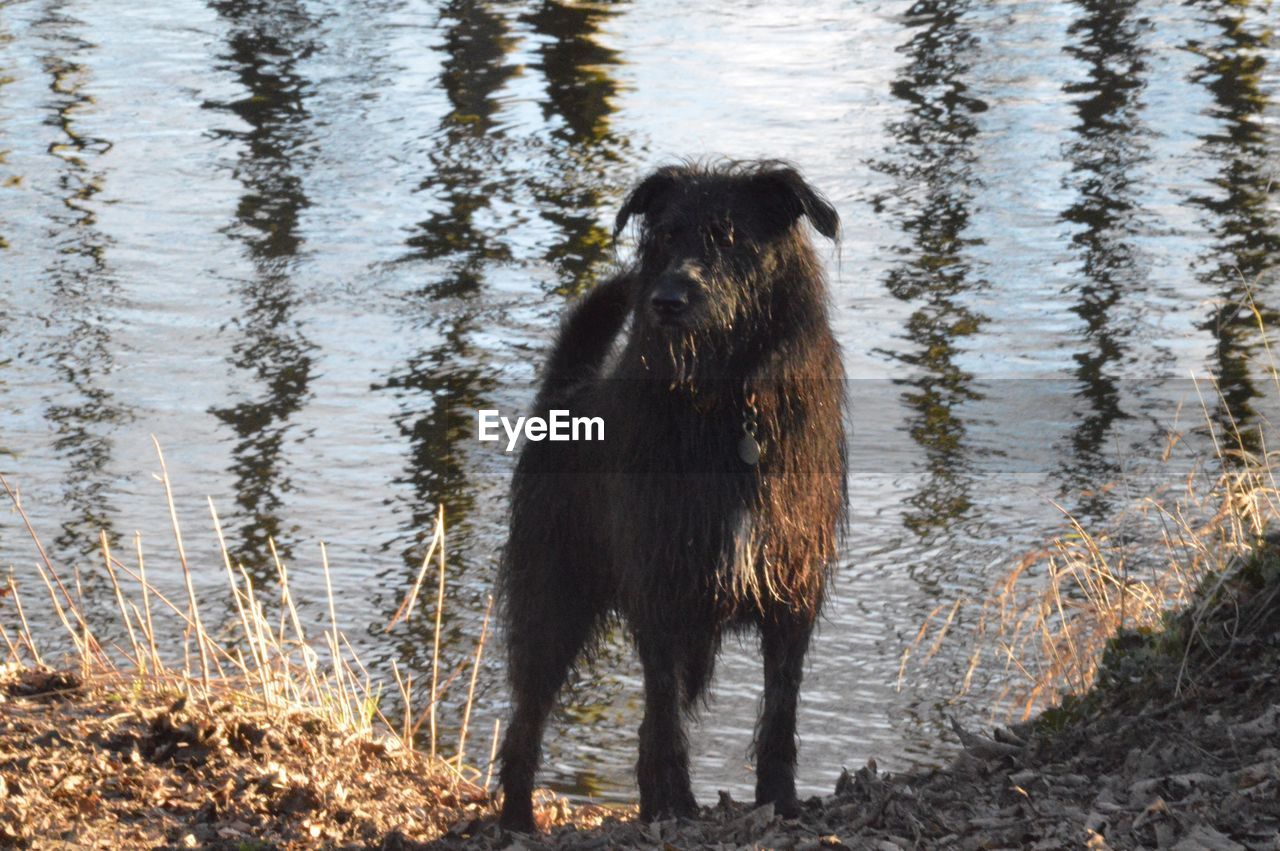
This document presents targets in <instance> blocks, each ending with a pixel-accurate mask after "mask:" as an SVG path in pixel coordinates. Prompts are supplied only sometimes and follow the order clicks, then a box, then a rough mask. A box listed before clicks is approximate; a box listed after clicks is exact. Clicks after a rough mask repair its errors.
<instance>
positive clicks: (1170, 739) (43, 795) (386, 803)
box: [0, 542, 1280, 851]
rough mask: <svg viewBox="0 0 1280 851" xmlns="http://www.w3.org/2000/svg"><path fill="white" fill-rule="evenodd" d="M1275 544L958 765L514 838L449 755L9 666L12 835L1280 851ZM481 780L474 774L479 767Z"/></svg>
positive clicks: (2, 721)
mask: <svg viewBox="0 0 1280 851" xmlns="http://www.w3.org/2000/svg"><path fill="white" fill-rule="evenodd" d="M1278 672H1280V546H1277V544H1276V542H1269V543H1268V544H1267V545H1266V546H1264V547H1262V548H1261V549H1259V550H1258V551H1257V552H1256V553H1255V554H1254V555H1252V556H1251V557H1249V558H1248V559H1244V560H1242V561H1240V562H1239V563H1238V566H1237V567H1236V569H1235V570H1234V571H1233V573H1232V575H1230V576H1223V577H1217V578H1214V577H1210V578H1208V579H1206V581H1205V582H1204V583H1202V587H1201V589H1200V593H1199V595H1198V596H1197V598H1196V599H1195V602H1194V603H1193V605H1191V606H1190V607H1188V608H1185V609H1183V610H1182V611H1180V612H1178V613H1176V614H1172V615H1169V616H1167V617H1166V623H1165V628H1164V630H1161V631H1147V632H1145V633H1138V632H1129V633H1123V634H1121V635H1120V636H1118V637H1116V638H1115V639H1113V640H1112V641H1111V643H1110V645H1109V646H1108V648H1107V651H1106V653H1105V654H1104V659H1103V662H1102V666H1101V669H1100V674H1099V677H1098V681H1097V684H1096V686H1095V687H1094V688H1093V689H1092V690H1091V691H1089V692H1087V693H1086V694H1084V695H1081V696H1079V697H1069V698H1067V699H1066V700H1065V702H1064V703H1063V704H1062V705H1060V706H1058V707H1056V708H1053V709H1050V710H1048V711H1046V712H1044V713H1042V714H1040V715H1039V716H1037V717H1036V718H1035V719H1034V720H1032V721H1029V722H1025V723H1022V724H1018V725H1014V726H1012V727H1010V728H1009V729H997V730H995V731H994V732H993V733H991V734H990V735H985V734H979V733H977V732H973V731H967V730H964V729H963V728H960V727H959V726H958V725H956V726H955V730H956V732H957V734H958V736H959V738H960V739H961V743H962V745H963V747H964V750H963V751H962V752H961V754H960V755H959V756H958V757H957V758H956V759H955V760H954V761H953V762H952V763H951V764H950V765H948V766H946V767H944V768H940V769H935V770H931V771H924V772H916V773H908V774H901V775H889V774H884V773H880V772H878V771H877V770H876V768H875V765H874V763H871V764H869V765H868V766H866V767H864V768H862V769H860V770H858V771H856V772H853V773H849V772H845V773H843V774H842V775H841V776H840V777H839V779H838V780H836V781H835V785H834V789H833V792H832V794H830V795H826V796H822V797H813V798H810V799H808V800H807V801H806V802H805V809H804V813H803V815H802V816H801V817H800V818H799V819H793V820H783V819H780V818H776V817H774V816H773V814H772V812H771V811H770V809H771V808H769V807H763V808H759V809H754V808H752V807H750V806H749V805H747V804H745V803H741V802H735V801H732V800H731V799H730V798H729V797H728V796H727V795H722V796H721V800H720V802H719V803H718V804H717V805H715V806H711V807H704V808H703V812H702V817H701V818H699V819H697V820H688V821H678V822H677V821H671V822H659V823H654V824H641V823H638V822H637V821H635V820H634V808H632V809H631V810H629V811H628V810H625V809H621V810H620V809H619V808H617V807H604V806H576V805H572V804H569V803H568V802H567V801H565V800H564V799H562V798H556V797H554V796H552V795H550V794H549V793H544V795H543V797H542V798H541V799H540V800H541V804H540V806H539V811H538V818H539V822H540V824H541V826H542V827H543V828H544V830H547V831H549V832H545V833H540V834H538V835H520V834H504V833H503V832H502V831H500V830H499V829H498V828H497V825H496V823H495V808H494V801H493V800H492V799H491V797H490V796H489V795H488V793H487V792H486V791H485V790H484V788H483V787H482V786H481V785H480V784H479V783H477V782H475V781H473V780H470V779H467V777H464V776H463V773H462V772H461V771H460V770H459V769H458V768H457V767H456V766H454V765H452V763H451V762H450V761H447V760H443V759H439V758H437V759H435V760H432V759H431V758H430V757H428V756H426V755H424V754H422V753H419V752H416V751H413V750H409V749H406V748H404V747H402V746H401V745H400V743H399V740H398V739H397V738H395V737H394V736H387V737H377V736H371V735H365V734H360V733H350V732H348V733H343V732H341V731H339V730H337V729H335V728H334V726H333V725H332V724H331V723H330V722H329V721H326V720H323V719H321V718H319V717H317V716H316V715H315V714H313V713H308V712H306V711H302V710H299V711H296V712H292V713H283V714H282V713H279V712H268V711H267V710H266V709H256V708H254V704H253V697H252V695H249V694H241V695H239V696H237V693H236V692H235V691H233V690H231V691H226V692H225V693H221V694H220V695H219V696H217V697H215V698H213V699H210V700H208V701H205V700H203V699H201V698H198V697H195V696H187V695H183V694H181V693H180V692H178V691H174V690H172V689H157V688H154V687H152V686H150V685H147V684H146V683H143V682H141V681H139V680H133V681H130V680H129V678H127V677H122V676H121V675H120V674H119V673H118V672H111V673H102V674H99V675H94V674H90V675H89V676H84V675H83V674H78V673H75V672H73V671H62V672H53V671H49V670H48V669H41V668H31V667H20V666H18V665H16V664H12V663H10V664H8V665H6V666H4V667H3V668H2V669H0V846H7V847H18V848H73V847H82V848H95V847H97V848H108V847H112V848H121V847H123V848H137V847H147V848H208V849H236V851H249V849H277V848H278V849H295V848H298V849H300V848H342V849H355V848H366V849H373V848H378V849H394V848H402V849H422V848H481V849H489V848H493V849H496V848H508V847H510V848H527V849H538V848H552V847H558V848H584V849H585V848H606V847H654V848H679V849H685V848H725V847H730V848H788V849H818V848H856V849H863V848H866V849H876V851H889V849H895V848H957V849H980V848H1037V849H1055V848H1061V849H1068V848H1093V849H1104V848H1115V849H1120V848H1177V849H1181V851H1196V849H1211V851H1221V849H1230V850H1231V851H1254V849H1258V851H1263V849H1271V851H1280V673H1278ZM473 774H477V773H476V772H474V770H473Z"/></svg>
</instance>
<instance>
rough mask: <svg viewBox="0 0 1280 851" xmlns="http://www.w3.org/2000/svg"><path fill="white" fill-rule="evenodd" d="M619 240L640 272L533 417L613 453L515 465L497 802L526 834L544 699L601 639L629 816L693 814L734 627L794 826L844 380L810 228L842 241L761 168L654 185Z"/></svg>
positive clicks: (786, 174) (793, 187) (549, 379)
mask: <svg viewBox="0 0 1280 851" xmlns="http://www.w3.org/2000/svg"><path fill="white" fill-rule="evenodd" d="M632 217H635V218H637V219H639V220H640V222H641V228H640V238H639V256H638V259H637V262H636V263H635V265H634V266H633V267H632V268H630V269H628V270H626V271H624V272H623V273H622V274H620V275H618V276H616V277H614V278H612V279H610V280H608V281H606V282H604V283H602V284H600V285H598V286H597V287H596V288H595V289H594V290H592V291H591V292H590V293H589V294H588V295H587V296H586V297H585V298H584V299H582V300H581V301H580V302H579V303H578V304H577V305H576V306H575V307H574V308H573V309H572V310H571V311H570V312H569V314H568V316H567V317H566V319H565V321H564V324H563V327H562V328H561V331H560V335H559V338H558V339H557V341H556V344H555V347H554V349H553V350H552V353H551V356H550V361H549V364H548V366H547V369H546V373H545V375H544V378H543V383H542V386H541V389H540V392H539V394H538V397H537V400H536V402H535V404H534V408H535V413H536V414H538V415H541V416H547V413H548V411H549V410H551V409H568V410H569V411H571V412H572V414H573V415H574V416H579V415H582V416H599V417H602V418H603V419H604V422H605V438H606V439H605V440H604V441H603V442H578V443H552V442H547V441H543V442H529V443H526V445H525V446H524V448H523V450H522V454H521V456H520V460H519V463H518V465H517V468H516V473H515V479H514V483H513V486H512V495H511V534H510V539H509V541H508V543H507V547H506V550H505V553H504V556H503V559H502V563H501V567H500V574H499V589H500V594H501V600H502V606H503V609H502V610H503V616H504V619H505V625H506V637H507V643H508V644H507V646H508V654H509V657H508V659H509V662H508V671H509V676H510V682H511V688H512V695H513V702H514V708H513V714H512V718H511V721H510V724H509V725H508V727H507V733H506V738H505V740H504V742H503V745H502V753H501V760H502V770H501V778H502V785H503V788H504V790H505V795H506V800H505V805H504V808H503V812H502V823H503V825H504V826H506V827H509V828H513V829H518V830H532V829H533V827H534V822H533V811H532V807H531V800H530V798H531V793H532V790H533V779H534V772H535V770H536V768H537V764H538V760H539V756H540V748H541V739H542V733H543V728H544V726H545V723H546V720H547V716H548V713H549V712H550V710H551V708H552V706H553V704H554V701H555V697H556V694H557V692H558V691H559V689H560V687H561V685H562V684H563V683H564V681H565V678H566V675H567V674H568V672H569V670H570V668H571V667H572V666H573V665H574V663H575V662H576V661H577V660H578V659H579V658H580V657H581V656H583V655H586V653H587V652H589V649H590V648H591V646H592V644H593V640H594V639H595V638H597V637H598V636H599V634H600V631H601V629H602V628H603V626H604V625H605V623H606V621H607V620H608V619H609V618H610V617H611V616H613V615H617V616H620V618H621V620H622V621H623V622H624V623H625V624H626V626H627V627H628V629H629V630H630V632H631V634H632V636H633V637H634V640H635V644H636V647H637V649H638V651H639V655H640V659H641V662H642V664H643V667H644V678H645V714H644V721H643V723H642V724H641V727H640V758H639V762H638V765H637V778H638V781H639V787H640V811H641V816H642V817H643V818H645V819H655V818H665V817H668V816H688V815H693V814H696V812H697V805H696V803H695V801H694V797H693V794H692V791H691V789H690V783H689V761H688V749H687V741H686V738H685V730H684V717H683V716H684V714H686V713H689V712H690V711H691V710H692V709H693V708H694V707H695V705H696V703H697V701H698V700H699V698H700V697H701V696H702V695H703V694H704V692H705V690H706V688H707V684H708V681H709V680H710V678H711V673H712V667H713V664H714V661H715V656H716V653H717V650H718V649H719V645H720V641H721V637H722V636H723V635H724V633H725V632H726V631H727V630H730V629H735V628H743V627H755V628H757V629H758V630H759V632H760V634H761V645H762V650H763V656H764V672H765V673H764V682H765V694H764V703H763V708H762V712H761V717H760V721H759V725H758V727H757V730H756V746H755V753H756V760H757V769H756V798H757V801H758V802H759V803H765V802H770V801H772V802H774V803H775V804H776V806H777V808H778V810H779V811H780V812H783V813H788V812H792V813H793V812H795V811H796V809H797V807H798V804H797V802H796V795H795V763H796V740H795V723H796V701H797V692H798V689H799V686H800V679H801V673H802V664H803V660H804V655H805V652H806V650H807V648H808V644H809V637H810V633H811V631H812V628H813V625H814V622H815V619H816V618H817V616H818V612H819V609H820V607H821V605H822V600H823V588H824V583H825V581H826V577H827V572H828V569H829V567H830V565H831V564H832V561H833V560H834V558H835V556H836V547H837V540H838V536H839V533H840V531H841V529H842V519H843V517H844V509H845V505H844V500H845V458H844V432H843V422H842V405H843V396H842V381H843V370H842V366H841V359H840V352H839V349H838V347H837V345H836V342H835V339H834V337H833V335H832V333H831V328H830V323H829V320H828V307H827V287H826V282H825V279H824V275H823V270H822V265H821V263H820V261H819V260H818V258H817V256H816V255H815V253H814V249H813V246H812V244H811V243H810V240H809V235H808V229H807V227H806V225H805V220H807V222H808V224H809V225H811V226H812V227H813V228H814V229H816V230H817V231H818V233H820V234H822V235H823V236H826V237H829V238H832V239H834V238H835V237H836V233H837V228H838V224H839V222H838V218H837V216H836V213H835V211H834V210H833V209H832V207H831V205H830V204H829V203H827V202H826V201H825V200H824V199H823V198H822V197H821V196H820V195H819V194H818V193H816V192H815V191H814V190H813V189H812V188H810V187H809V185H808V184H807V183H805V181H804V180H803V179H802V178H801V176H800V175H799V174H798V173H797V172H796V170H795V169H794V168H792V167H790V166H788V165H786V164H784V163H778V162H771V161H770V162H753V163H731V164H718V165H688V164H686V165H678V166H670V167H666V168H662V169H659V170H658V171H657V172H655V173H654V174H652V175H650V176H649V177H648V178H647V179H645V180H644V181H643V182H642V183H640V184H639V186H637V187H636V189H635V190H634V191H633V192H632V193H631V195H630V196H629V197H628V199H627V200H626V202H625V204H624V206H623V208H622V210H621V212H619V214H618V218H617V229H618V230H619V231H620V230H621V229H622V228H623V227H624V226H625V225H626V223H627V221H628V220H629V219H631V218H632ZM753 421H754V424H753ZM748 431H750V432H752V433H753V435H754V436H755V438H756V441H757V443H758V445H759V446H760V447H761V457H760V459H759V461H758V463H754V464H753V463H750V461H749V460H744V458H743V457H742V454H741V451H742V450H741V448H740V444H741V443H742V441H743V437H744V433H745V432H748ZM747 455H748V458H749V457H750V453H749V452H748V453H747Z"/></svg>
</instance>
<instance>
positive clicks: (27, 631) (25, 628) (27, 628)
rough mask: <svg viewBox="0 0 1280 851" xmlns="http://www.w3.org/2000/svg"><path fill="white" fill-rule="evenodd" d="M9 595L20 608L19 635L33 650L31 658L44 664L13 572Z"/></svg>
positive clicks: (10, 579) (38, 663)
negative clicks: (20, 625) (20, 628)
mask: <svg viewBox="0 0 1280 851" xmlns="http://www.w3.org/2000/svg"><path fill="white" fill-rule="evenodd" d="M9 596H10V597H12V598H13V606H14V608H16V609H17V610H18V623H20V624H22V632H21V634H20V635H19V638H21V639H22V640H23V641H25V642H26V644H27V650H29V651H30V652H31V658H32V659H34V660H35V663H36V664H37V665H43V664H44V660H43V659H41V658H40V651H39V650H37V649H36V640H35V637H34V636H33V635H32V634H31V624H30V623H28V622H27V613H26V612H25V611H23V610H22V595H21V594H19V593H18V583H17V582H15V581H14V579H13V574H10V575H9Z"/></svg>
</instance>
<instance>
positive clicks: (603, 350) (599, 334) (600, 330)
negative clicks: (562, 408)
mask: <svg viewBox="0 0 1280 851" xmlns="http://www.w3.org/2000/svg"><path fill="white" fill-rule="evenodd" d="M633 284H634V278H633V277H632V276H631V275H630V274H628V273H625V272H624V273H622V274H620V275H617V276H615V277H613V278H610V279H609V280H607V281H605V282H604V283H602V284H598V285H596V287H595V288H594V289H592V290H591V291H590V292H589V293H587V295H586V296H585V297H584V298H583V299H582V300H581V301H579V302H578V303H577V304H575V305H574V306H573V308H572V309H571V310H570V311H569V313H568V315H567V316H565V319H564V322H563V323H562V324H561V326H560V334H559V335H558V336H557V338H556V344H555V346H554V347H553V348H552V350H551V358H550V359H549V360H548V362H547V371H546V374H545V376H544V377H543V380H542V392H543V394H544V395H545V394H546V393H547V392H551V391H555V390H558V389H561V388H564V387H567V386H569V385H572V384H574V383H577V382H579V381H583V380H585V379H590V378H594V377H595V376H596V375H597V373H598V372H599V371H600V365H601V364H602V363H604V359H605V358H606V357H607V356H608V354H609V350H610V349H611V348H612V347H613V341H614V340H615V339H616V338H617V336H618V332H619V331H621V330H622V326H623V325H625V324H626V321H627V314H628V313H629V312H630V310H631V289H632V286H633Z"/></svg>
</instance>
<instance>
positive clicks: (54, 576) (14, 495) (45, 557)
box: [0, 475, 101, 651]
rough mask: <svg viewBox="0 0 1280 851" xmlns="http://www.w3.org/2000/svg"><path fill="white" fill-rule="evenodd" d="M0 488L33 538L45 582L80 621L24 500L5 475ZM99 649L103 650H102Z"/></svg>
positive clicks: (0, 478)
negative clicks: (49, 583)
mask: <svg viewBox="0 0 1280 851" xmlns="http://www.w3.org/2000/svg"><path fill="white" fill-rule="evenodd" d="M0 486H3V487H4V491H5V493H6V494H8V495H9V501H10V502H11V503H13V508H14V510H15V511H17V512H18V516H19V517H20V518H22V525H23V526H24V527H25V528H26V530H27V535H28V536H29V537H30V538H31V542H32V543H33V544H35V547H36V552H37V553H38V554H39V555H40V561H41V562H43V563H44V567H45V570H47V571H48V572H49V577H50V578H49V579H48V580H45V581H46V583H48V582H50V581H52V584H53V586H54V587H56V588H57V589H58V590H59V591H60V592H61V593H62V598H63V600H65V601H66V604H67V608H68V609H70V610H71V613H72V614H73V615H75V617H76V618H77V619H79V618H80V617H81V614H80V610H79V609H78V608H76V604H75V602H74V601H73V600H72V599H71V593H70V592H69V591H67V586H66V585H63V584H62V578H61V577H59V576H58V571H56V570H55V569H54V567H53V562H52V561H50V559H49V553H48V552H46V551H45V548H44V543H42V542H41V540H40V536H39V535H38V534H36V527H35V526H34V525H32V523H31V518H30V517H29V516H27V510H26V509H25V508H23V506H22V500H21V499H20V498H19V496H18V492H17V491H15V490H14V489H13V488H12V487H10V486H9V480H8V479H6V478H5V477H4V476H3V475H0ZM78 625H79V626H82V627H84V629H85V630H88V628H89V625H88V624H87V623H84V622H83V621H78ZM77 640H78V639H77ZM97 649H98V650H99V651H100V650H101V648H97Z"/></svg>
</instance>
